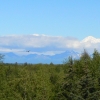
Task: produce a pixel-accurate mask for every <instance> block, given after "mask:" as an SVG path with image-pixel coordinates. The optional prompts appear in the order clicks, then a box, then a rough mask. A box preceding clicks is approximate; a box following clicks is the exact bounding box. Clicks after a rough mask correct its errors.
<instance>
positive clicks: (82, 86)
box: [0, 50, 100, 100]
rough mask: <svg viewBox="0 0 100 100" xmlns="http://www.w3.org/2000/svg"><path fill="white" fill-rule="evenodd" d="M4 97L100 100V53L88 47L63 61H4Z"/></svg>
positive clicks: (0, 97)
mask: <svg viewBox="0 0 100 100" xmlns="http://www.w3.org/2000/svg"><path fill="white" fill-rule="evenodd" d="M1 60H2V55H0V61H1ZM0 100H100V53H99V52H98V51H97V50H94V52H93V54H92V56H90V55H89V54H88V53H87V51H86V50H84V51H83V53H82V54H81V56H80V58H79V59H73V58H72V57H69V58H68V59H67V60H66V59H65V60H64V63H63V64H53V63H50V64H41V63H40V64H27V63H24V64H18V63H15V64H6V63H0Z"/></svg>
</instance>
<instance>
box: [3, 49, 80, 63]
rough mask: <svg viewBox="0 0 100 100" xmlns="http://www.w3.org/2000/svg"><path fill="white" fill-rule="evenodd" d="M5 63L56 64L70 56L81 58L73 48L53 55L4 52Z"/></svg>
mask: <svg viewBox="0 0 100 100" xmlns="http://www.w3.org/2000/svg"><path fill="white" fill-rule="evenodd" d="M4 55H5V59H4V62H5V63H16V62H17V63H25V62H27V63H33V64H36V63H51V62H52V63H54V64H61V63H63V61H64V60H65V59H67V58H68V57H69V56H72V57H73V58H79V53H78V52H75V51H73V50H67V51H66V52H63V53H61V54H55V55H53V56H50V55H43V54H41V55H38V54H29V55H23V56H19V55H16V54H14V53H12V52H9V53H4Z"/></svg>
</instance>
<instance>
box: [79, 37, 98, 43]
mask: <svg viewBox="0 0 100 100" xmlns="http://www.w3.org/2000/svg"><path fill="white" fill-rule="evenodd" d="M81 42H83V43H84V42H90V43H99V42H100V39H97V38H94V37H93V36H88V37H86V38H85V39H83V40H82V41H81Z"/></svg>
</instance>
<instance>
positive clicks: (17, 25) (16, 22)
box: [0, 0, 100, 40]
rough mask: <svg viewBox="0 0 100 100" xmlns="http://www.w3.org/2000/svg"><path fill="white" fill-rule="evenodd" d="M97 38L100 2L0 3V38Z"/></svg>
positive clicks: (23, 0) (47, 0) (8, 0)
mask: <svg viewBox="0 0 100 100" xmlns="http://www.w3.org/2000/svg"><path fill="white" fill-rule="evenodd" d="M35 33H36V34H40V35H41V34H45V35H50V36H63V37H67V36H70V37H75V38H78V39H80V40H81V39H83V38H85V37H87V36H94V37H96V38H100V0H0V35H8V34H35Z"/></svg>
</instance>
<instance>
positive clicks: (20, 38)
mask: <svg viewBox="0 0 100 100" xmlns="http://www.w3.org/2000/svg"><path fill="white" fill-rule="evenodd" d="M43 47H52V50H48V51H45V52H43V51H42V52H41V51H40V52H36V51H31V52H30V53H33V54H34V53H36V54H45V55H48V54H50V55H54V54H56V53H60V52H62V51H63V49H64V50H66V49H67V48H70V49H74V50H77V51H82V50H83V49H86V50H88V51H91V52H92V51H93V50H94V48H96V49H97V50H100V39H96V38H94V37H92V36H89V37H86V38H85V39H83V40H82V41H79V40H78V39H76V38H72V37H61V36H47V35H44V34H43V35H39V34H31V35H7V36H0V52H15V53H17V54H27V53H26V50H27V49H28V48H43ZM53 47H56V48H57V50H53Z"/></svg>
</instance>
